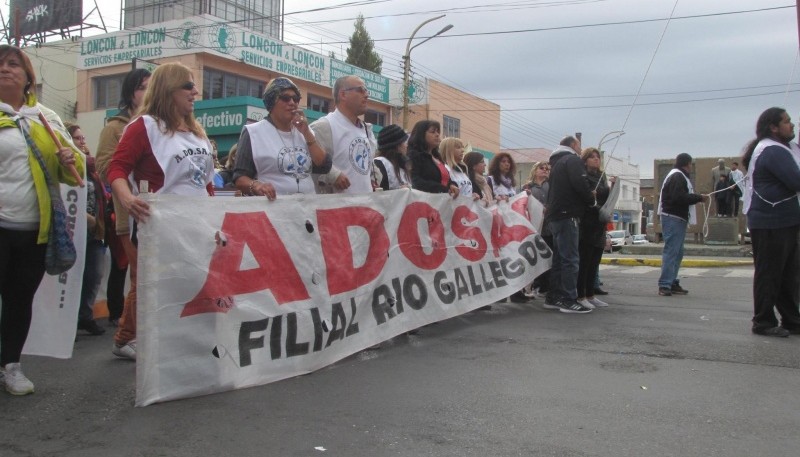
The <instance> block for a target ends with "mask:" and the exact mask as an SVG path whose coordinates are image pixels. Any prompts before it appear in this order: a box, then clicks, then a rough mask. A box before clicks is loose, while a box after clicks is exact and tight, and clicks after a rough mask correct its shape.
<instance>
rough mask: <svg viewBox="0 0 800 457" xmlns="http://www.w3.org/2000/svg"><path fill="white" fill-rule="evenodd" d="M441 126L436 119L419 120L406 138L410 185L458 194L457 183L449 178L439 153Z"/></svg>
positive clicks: (432, 191) (442, 192) (443, 192)
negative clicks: (409, 165)
mask: <svg viewBox="0 0 800 457" xmlns="http://www.w3.org/2000/svg"><path fill="white" fill-rule="evenodd" d="M440 132H441V126H440V125H439V123H438V122H436V121H428V120H426V121H419V122H417V123H416V124H415V125H414V128H413V129H412V130H411V136H410V137H409V139H408V159H409V161H410V162H411V187H412V188H414V189H417V190H421V191H423V192H430V193H434V194H437V193H438V194H445V193H449V194H450V195H452V196H453V198H455V197H457V196H458V185H456V183H455V182H453V181H452V180H451V179H450V173H448V172H447V167H445V165H444V162H443V161H442V156H440V155H439V143H440V142H441V138H440Z"/></svg>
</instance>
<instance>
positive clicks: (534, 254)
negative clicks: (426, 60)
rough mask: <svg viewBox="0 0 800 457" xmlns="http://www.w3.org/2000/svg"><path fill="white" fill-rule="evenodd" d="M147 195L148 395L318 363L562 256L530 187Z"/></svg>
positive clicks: (510, 285)
mask: <svg viewBox="0 0 800 457" xmlns="http://www.w3.org/2000/svg"><path fill="white" fill-rule="evenodd" d="M144 198H147V199H148V201H149V203H150V207H151V216H150V218H149V219H148V221H147V222H146V223H145V224H141V225H140V226H139V229H140V231H139V279H138V280H139V284H138V292H139V294H138V299H139V302H138V314H137V321H138V329H137V332H138V338H137V341H138V344H137V358H138V359H137V370H136V404H137V406H144V405H148V404H151V403H154V402H158V401H165V400H172V399H178V398H185V397H190V396H196V395H202V394H208V393H213V392H221V391H226V390H231V389H238V388H243V387H248V386H255V385H261V384H266V383H269V382H273V381H277V380H280V379H285V378H288V377H292V376H296V375H300V374H304V373H309V372H311V371H314V370H317V369H319V368H322V367H324V366H326V365H329V364H331V363H334V362H336V361H337V360H340V359H342V358H344V357H347V356H348V355H350V354H353V353H356V352H358V351H361V350H363V349H365V348H367V347H369V346H372V345H374V344H376V343H380V342H381V341H384V340H387V339H389V338H392V337H394V336H396V335H399V334H401V333H404V332H406V331H408V330H412V329H414V328H417V327H420V326H423V325H425V324H429V323H431V322H435V321H439V320H442V319H447V318H450V317H453V316H457V315H459V314H462V313H465V312H467V311H470V310H473V309H476V308H478V307H481V306H484V305H487V304H490V303H493V302H495V301H497V300H500V299H502V298H505V297H507V296H509V295H511V294H512V293H514V292H515V291H517V290H519V289H521V288H522V287H523V286H525V285H526V284H528V283H530V282H531V281H532V280H533V279H534V278H535V277H536V276H538V275H539V274H541V273H542V272H544V271H545V270H547V269H548V268H549V267H550V257H551V255H552V253H551V252H550V250H549V249H548V247H547V245H546V244H545V243H544V241H543V240H542V238H541V236H540V235H539V234H538V233H536V231H535V230H534V229H533V227H532V225H531V223H530V221H529V220H528V217H527V213H526V207H527V204H528V203H527V200H528V197H527V195H525V194H520V195H519V196H517V197H515V198H514V199H512V201H511V202H510V204H509V203H503V204H501V205H499V206H497V207H493V208H491V209H489V210H487V209H486V208H483V207H482V206H481V205H478V204H476V203H475V202H473V201H472V200H471V199H469V198H466V197H464V198H458V199H455V200H454V199H452V198H450V197H449V196H448V195H446V194H444V195H443V194H427V193H422V192H418V191H412V190H397V191H391V192H376V193H373V194H370V195H362V196H345V195H294V196H289V197H283V196H282V197H279V198H278V199H277V200H276V201H274V202H269V201H267V200H266V199H264V198H255V197H252V198H235V197H213V198H211V197H209V198H188V197H181V196H173V195H151V194H148V195H146V196H145V197H144Z"/></svg>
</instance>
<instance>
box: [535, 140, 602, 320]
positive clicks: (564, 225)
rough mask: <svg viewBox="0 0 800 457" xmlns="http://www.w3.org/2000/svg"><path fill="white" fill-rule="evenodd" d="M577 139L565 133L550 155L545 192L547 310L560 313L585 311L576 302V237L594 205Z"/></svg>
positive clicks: (583, 307) (585, 310)
mask: <svg viewBox="0 0 800 457" xmlns="http://www.w3.org/2000/svg"><path fill="white" fill-rule="evenodd" d="M580 152H581V142H580V140H578V139H576V138H574V137H571V136H568V137H566V138H564V139H563V140H561V143H560V145H559V147H558V148H556V150H555V151H553V153H552V154H551V155H550V181H549V182H550V192H549V193H548V194H547V205H546V210H545V223H547V224H548V228H549V229H550V232H551V233H552V234H553V265H552V267H551V268H550V292H549V293H548V295H547V297H546V298H545V304H544V305H543V306H544V308H546V309H557V310H559V311H561V312H562V313H577V314H583V313H588V312H590V311H591V309H589V308H587V307H585V306H583V305H581V304H580V303H578V301H577V298H578V290H577V284H578V269H579V265H580V258H579V255H578V236H579V227H578V224H579V222H580V218H581V217H583V215H584V213H585V212H586V209H587V208H588V207H589V206H591V205H592V204H594V191H593V190H592V189H590V188H589V183H588V181H587V180H586V167H584V165H583V161H582V160H581V158H580V155H579V154H580Z"/></svg>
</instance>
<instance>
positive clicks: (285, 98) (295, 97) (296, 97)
mask: <svg viewBox="0 0 800 457" xmlns="http://www.w3.org/2000/svg"><path fill="white" fill-rule="evenodd" d="M300 98H301V97H300V96H299V95H289V94H281V95H278V100H280V101H282V102H283V103H289V102H290V101H292V102H295V103H300Z"/></svg>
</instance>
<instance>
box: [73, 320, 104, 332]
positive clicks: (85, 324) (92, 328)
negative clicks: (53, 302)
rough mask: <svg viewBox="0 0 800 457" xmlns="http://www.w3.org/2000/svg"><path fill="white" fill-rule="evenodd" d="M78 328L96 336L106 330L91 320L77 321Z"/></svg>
mask: <svg viewBox="0 0 800 457" xmlns="http://www.w3.org/2000/svg"><path fill="white" fill-rule="evenodd" d="M78 330H85V331H87V332H89V334H90V335H94V336H98V335H102V334H103V333H105V332H106V329H104V328H102V327H100V326H99V325H97V322H95V321H94V319H92V320H88V321H81V322H78Z"/></svg>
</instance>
